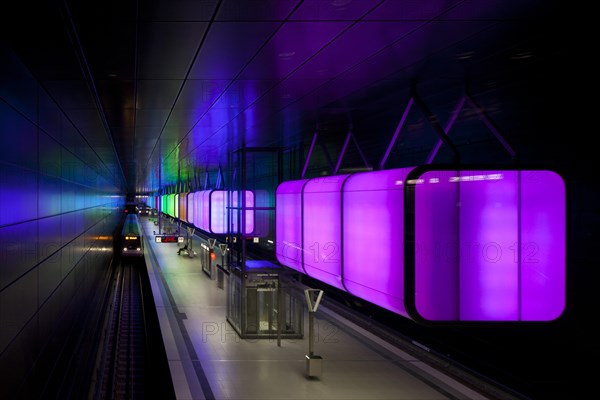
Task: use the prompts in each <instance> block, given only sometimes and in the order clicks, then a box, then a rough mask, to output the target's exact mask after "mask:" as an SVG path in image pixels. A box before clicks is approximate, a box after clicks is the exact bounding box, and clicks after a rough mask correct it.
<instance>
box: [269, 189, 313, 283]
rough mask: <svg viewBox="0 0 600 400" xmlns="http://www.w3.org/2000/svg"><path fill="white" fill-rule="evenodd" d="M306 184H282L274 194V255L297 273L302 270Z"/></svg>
mask: <svg viewBox="0 0 600 400" xmlns="http://www.w3.org/2000/svg"><path fill="white" fill-rule="evenodd" d="M306 182H308V180H307V179H305V180H301V181H288V182H283V183H282V184H281V185H279V186H278V187H277V191H276V193H275V201H276V206H275V235H276V237H275V239H276V240H275V254H276V255H277V260H278V261H279V262H280V263H282V264H283V265H286V266H288V267H290V268H293V269H295V270H296V271H299V272H305V271H304V268H302V187H303V186H304V184H305V183H306Z"/></svg>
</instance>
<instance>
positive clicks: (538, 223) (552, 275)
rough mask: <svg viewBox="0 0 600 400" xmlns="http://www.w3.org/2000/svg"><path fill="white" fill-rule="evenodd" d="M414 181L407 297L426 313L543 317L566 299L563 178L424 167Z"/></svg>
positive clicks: (440, 317) (452, 317)
mask: <svg viewBox="0 0 600 400" xmlns="http://www.w3.org/2000/svg"><path fill="white" fill-rule="evenodd" d="M418 181H419V182H418V183H416V184H415V187H414V202H415V208H414V216H415V220H414V229H415V231H414V233H415V246H414V251H415V263H414V275H415V276H414V278H415V282H414V292H415V293H414V296H415V298H414V301H415V308H416V312H417V313H418V316H417V317H418V318H422V319H425V320H427V321H547V320H552V319H555V318H557V317H558V316H560V314H561V313H562V311H563V309H564V305H565V251H566V250H565V246H566V231H565V229H566V222H565V221H566V214H565V210H566V204H565V187H564V182H563V181H562V179H561V178H560V176H558V175H557V174H556V173H554V172H551V171H513V170H502V171H491V170H483V171H428V172H425V173H423V174H422V175H420V176H419V177H418Z"/></svg>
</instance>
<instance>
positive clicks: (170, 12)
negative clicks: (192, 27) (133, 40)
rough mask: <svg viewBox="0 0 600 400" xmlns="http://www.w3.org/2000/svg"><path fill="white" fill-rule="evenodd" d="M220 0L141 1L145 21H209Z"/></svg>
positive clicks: (142, 17) (141, 10)
mask: <svg viewBox="0 0 600 400" xmlns="http://www.w3.org/2000/svg"><path fill="white" fill-rule="evenodd" d="M217 3H218V0H145V1H143V2H140V11H139V12H140V19H141V20H144V21H208V20H210V18H211V16H212V14H213V13H214V11H215V7H216V5H217Z"/></svg>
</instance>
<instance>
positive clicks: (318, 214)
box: [302, 175, 348, 289]
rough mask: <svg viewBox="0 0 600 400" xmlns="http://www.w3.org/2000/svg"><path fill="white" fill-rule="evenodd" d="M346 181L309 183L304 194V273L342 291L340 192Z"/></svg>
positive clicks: (340, 178)
mask: <svg viewBox="0 0 600 400" xmlns="http://www.w3.org/2000/svg"><path fill="white" fill-rule="evenodd" d="M347 177H348V175H337V176H328V177H324V178H316V179H311V180H309V181H308V182H307V183H306V185H304V190H303V203H304V213H303V216H302V224H303V227H304V230H303V238H302V242H303V247H304V270H305V271H306V273H307V274H308V275H310V276H312V277H313V278H316V279H319V280H321V281H323V282H325V283H327V284H329V285H331V286H335V287H337V288H339V289H343V285H342V279H341V276H342V264H341V238H342V231H341V221H342V213H341V205H342V203H341V201H342V199H341V191H342V185H343V183H344V181H345V179H346V178H347Z"/></svg>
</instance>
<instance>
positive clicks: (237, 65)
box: [190, 22, 279, 80]
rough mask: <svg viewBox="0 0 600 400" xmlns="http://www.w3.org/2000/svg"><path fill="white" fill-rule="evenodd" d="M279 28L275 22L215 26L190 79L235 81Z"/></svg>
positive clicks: (216, 24) (208, 36)
mask: <svg viewBox="0 0 600 400" xmlns="http://www.w3.org/2000/svg"><path fill="white" fill-rule="evenodd" d="M278 25H279V23H276V22H235V23H234V22H217V23H214V24H213V25H212V26H211V28H210V31H209V33H208V35H207V38H206V42H205V43H204V45H203V46H202V49H201V50H200V53H199V55H198V58H197V60H196V62H195V63H194V66H193V67H192V70H191V72H190V79H228V80H231V79H233V78H235V77H236V76H237V74H238V73H239V72H240V71H241V70H242V69H243V68H244V66H245V65H246V63H248V62H249V61H250V60H251V58H252V57H253V56H254V54H255V53H256V51H257V50H258V49H259V48H260V47H261V46H262V45H263V44H264V42H265V41H266V40H267V39H268V38H269V36H270V35H271V34H272V33H273V32H274V31H275V29H276V28H277V26H278Z"/></svg>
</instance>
